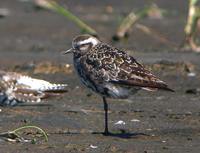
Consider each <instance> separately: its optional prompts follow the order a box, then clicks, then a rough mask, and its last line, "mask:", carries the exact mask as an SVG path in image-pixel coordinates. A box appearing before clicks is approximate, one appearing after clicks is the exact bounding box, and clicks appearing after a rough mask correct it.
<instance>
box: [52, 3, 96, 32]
mask: <svg viewBox="0 0 200 153" xmlns="http://www.w3.org/2000/svg"><path fill="white" fill-rule="evenodd" d="M49 3H50V4H51V7H50V9H51V10H53V11H55V12H57V13H58V14H61V15H63V16H65V17H66V18H68V19H69V20H71V21H72V22H74V23H76V25H77V26H79V27H80V28H81V29H82V30H83V31H84V32H86V33H89V34H91V35H95V36H96V35H97V32H96V31H95V30H94V29H92V28H91V27H89V26H88V25H87V24H85V23H84V22H83V21H81V20H80V19H79V18H78V17H76V16H75V15H73V14H72V13H71V12H70V11H68V10H67V9H65V8H64V7H62V6H60V5H59V4H57V3H56V2H54V1H50V2H49Z"/></svg>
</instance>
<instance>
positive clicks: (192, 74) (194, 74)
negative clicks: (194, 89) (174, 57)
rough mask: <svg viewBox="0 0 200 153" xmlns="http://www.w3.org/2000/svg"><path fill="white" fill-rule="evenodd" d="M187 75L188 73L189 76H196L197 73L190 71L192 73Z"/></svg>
mask: <svg viewBox="0 0 200 153" xmlns="http://www.w3.org/2000/svg"><path fill="white" fill-rule="evenodd" d="M187 75H188V77H195V76H196V73H194V72H190V73H188V74H187Z"/></svg>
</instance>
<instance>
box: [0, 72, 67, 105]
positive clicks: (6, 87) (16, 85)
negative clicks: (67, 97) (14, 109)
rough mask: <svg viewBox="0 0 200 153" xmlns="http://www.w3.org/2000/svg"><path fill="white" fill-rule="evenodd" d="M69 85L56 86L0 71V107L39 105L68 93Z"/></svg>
mask: <svg viewBox="0 0 200 153" xmlns="http://www.w3.org/2000/svg"><path fill="white" fill-rule="evenodd" d="M66 87H67V84H54V83H50V82H47V81H44V80H39V79H34V78H31V77H29V76H26V75H22V74H20V73H15V72H6V71H1V70H0V105H2V106H5V105H10V106H13V105H16V104H17V103H20V102H32V103H38V102H41V100H42V99H44V98H47V97H49V96H53V95H56V94H59V93H62V92H66V91H67V89H66Z"/></svg>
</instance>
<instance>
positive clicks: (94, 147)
mask: <svg viewBox="0 0 200 153" xmlns="http://www.w3.org/2000/svg"><path fill="white" fill-rule="evenodd" d="M90 148H92V149H96V148H98V146H93V145H92V144H91V145H90Z"/></svg>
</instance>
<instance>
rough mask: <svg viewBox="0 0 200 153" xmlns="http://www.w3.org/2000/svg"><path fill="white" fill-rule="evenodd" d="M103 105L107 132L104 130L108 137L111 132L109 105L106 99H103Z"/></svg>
mask: <svg viewBox="0 0 200 153" xmlns="http://www.w3.org/2000/svg"><path fill="white" fill-rule="evenodd" d="M103 104H104V111H105V130H104V134H105V135H108V134H109V131H108V104H107V101H106V98H105V97H103Z"/></svg>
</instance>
